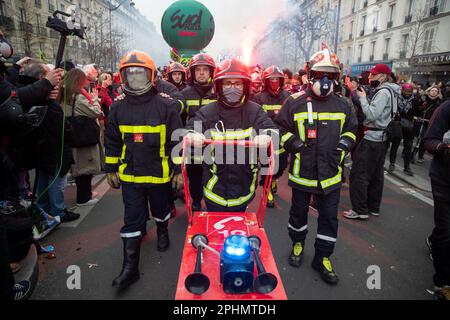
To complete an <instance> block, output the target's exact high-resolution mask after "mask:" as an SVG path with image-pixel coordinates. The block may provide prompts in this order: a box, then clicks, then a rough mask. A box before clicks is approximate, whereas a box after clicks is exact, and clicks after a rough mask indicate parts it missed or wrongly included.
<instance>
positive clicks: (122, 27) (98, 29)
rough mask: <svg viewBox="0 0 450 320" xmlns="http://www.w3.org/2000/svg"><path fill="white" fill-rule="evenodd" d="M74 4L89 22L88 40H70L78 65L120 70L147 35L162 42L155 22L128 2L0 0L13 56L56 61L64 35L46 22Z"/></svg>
mask: <svg viewBox="0 0 450 320" xmlns="http://www.w3.org/2000/svg"><path fill="white" fill-rule="evenodd" d="M120 3H123V4H122V5H121V6H120V7H119V8H118V9H116V10H111V12H110V9H114V8H116V7H117V6H119V4H120ZM70 5H77V6H79V8H80V9H81V16H82V21H83V22H84V23H83V24H84V25H85V26H87V30H86V34H85V39H84V40H83V39H80V38H78V37H74V36H71V37H68V40H67V42H66V50H65V57H67V59H71V60H72V61H74V62H75V63H76V64H88V63H97V64H99V65H100V66H101V67H102V68H103V69H107V70H110V69H111V66H112V67H113V69H114V71H116V70H117V67H118V60H119V58H120V56H121V55H122V54H123V53H124V52H125V51H127V50H130V49H140V47H142V45H140V44H142V43H146V42H147V41H145V39H146V38H148V39H150V37H156V38H160V39H161V40H162V37H161V36H158V35H157V32H156V29H155V26H154V24H153V23H151V22H150V21H148V20H147V19H146V18H145V17H144V16H143V15H142V14H140V12H139V10H138V9H136V8H135V7H133V6H131V5H130V2H129V1H128V0H124V1H119V0H117V1H116V0H0V30H2V31H3V33H4V34H5V37H6V38H7V39H9V41H11V43H12V44H13V47H14V51H15V52H14V56H13V58H12V60H13V61H17V60H18V59H20V58H22V57H24V56H31V57H37V58H42V59H45V60H46V61H47V62H48V63H54V61H55V59H56V54H57V51H58V45H59V39H60V35H59V33H58V32H56V31H54V30H51V29H49V28H47V27H46V23H47V20H48V17H49V16H51V15H52V14H53V12H54V11H55V10H60V11H64V12H65V11H66V10H67V8H68V7H69V6H70ZM110 16H111V23H110ZM110 34H111V37H110ZM141 49H143V48H141ZM167 55H168V52H167Z"/></svg>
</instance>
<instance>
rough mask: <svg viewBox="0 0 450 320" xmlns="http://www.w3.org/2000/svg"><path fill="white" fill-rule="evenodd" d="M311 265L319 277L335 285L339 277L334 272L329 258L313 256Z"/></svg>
mask: <svg viewBox="0 0 450 320" xmlns="http://www.w3.org/2000/svg"><path fill="white" fill-rule="evenodd" d="M311 266H312V267H313V269H314V270H316V271H317V272H319V274H320V277H321V278H322V280H323V281H325V282H326V283H328V284H331V285H336V284H337V283H338V282H339V278H338V276H337V274H336V273H335V272H334V269H333V266H332V265H331V261H330V259H329V258H327V257H318V256H315V257H314V260H313V262H312V265H311Z"/></svg>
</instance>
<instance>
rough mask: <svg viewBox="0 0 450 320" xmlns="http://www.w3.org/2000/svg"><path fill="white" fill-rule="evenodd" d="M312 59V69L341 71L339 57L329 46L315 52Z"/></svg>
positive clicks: (332, 71)
mask: <svg viewBox="0 0 450 320" xmlns="http://www.w3.org/2000/svg"><path fill="white" fill-rule="evenodd" d="M310 60H311V61H310V71H321V72H331V73H339V69H340V68H339V64H340V62H339V59H338V57H337V56H336V55H335V54H334V53H330V51H329V50H328V48H325V49H323V50H321V51H318V52H316V53H314V54H313V56H312V57H311V59H310Z"/></svg>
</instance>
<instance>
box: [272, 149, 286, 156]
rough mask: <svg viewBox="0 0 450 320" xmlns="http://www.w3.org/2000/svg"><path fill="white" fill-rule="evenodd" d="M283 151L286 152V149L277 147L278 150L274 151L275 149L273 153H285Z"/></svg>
mask: <svg viewBox="0 0 450 320" xmlns="http://www.w3.org/2000/svg"><path fill="white" fill-rule="evenodd" d="M285 152H286V150H285V149H284V148H281V149H279V150H276V151H275V154H277V155H280V154H283V153H285Z"/></svg>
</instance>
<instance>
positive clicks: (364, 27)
mask: <svg viewBox="0 0 450 320" xmlns="http://www.w3.org/2000/svg"><path fill="white" fill-rule="evenodd" d="M366 19H367V16H362V18H361V32H360V33H359V35H360V36H363V35H364V33H365V29H366Z"/></svg>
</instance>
